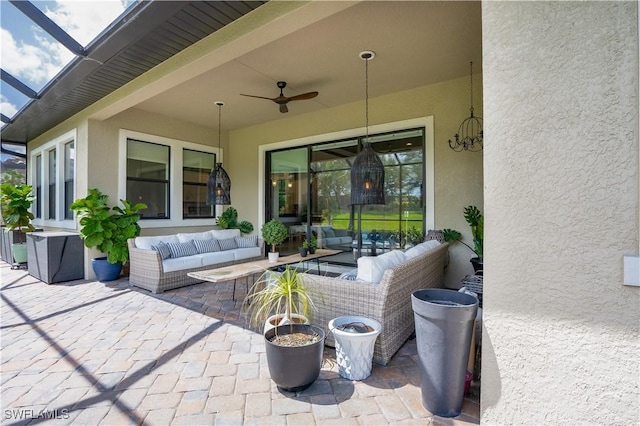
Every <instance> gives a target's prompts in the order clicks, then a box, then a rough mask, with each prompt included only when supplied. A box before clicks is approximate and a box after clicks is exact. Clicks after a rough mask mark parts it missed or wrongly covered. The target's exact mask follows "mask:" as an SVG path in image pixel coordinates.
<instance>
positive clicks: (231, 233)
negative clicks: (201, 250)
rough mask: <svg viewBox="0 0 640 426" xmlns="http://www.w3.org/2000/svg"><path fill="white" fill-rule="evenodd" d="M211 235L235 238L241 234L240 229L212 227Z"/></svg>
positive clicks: (224, 238)
mask: <svg viewBox="0 0 640 426" xmlns="http://www.w3.org/2000/svg"><path fill="white" fill-rule="evenodd" d="M209 232H211V235H212V236H213V238H217V239H218V240H226V239H228V238H235V237H239V236H240V230H239V229H212V230H211V231H209Z"/></svg>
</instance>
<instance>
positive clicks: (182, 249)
mask: <svg viewBox="0 0 640 426" xmlns="http://www.w3.org/2000/svg"><path fill="white" fill-rule="evenodd" d="M167 247H169V251H170V252H171V257H173V258H176V257H185V256H193V255H194V254H198V250H196V246H195V245H194V244H193V240H191V241H187V242H184V243H169V244H167Z"/></svg>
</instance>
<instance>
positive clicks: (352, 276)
mask: <svg viewBox="0 0 640 426" xmlns="http://www.w3.org/2000/svg"><path fill="white" fill-rule="evenodd" d="M357 278H358V270H357V269H352V270H351V271H347V272H343V273H342V274H340V275H339V276H338V279H340V280H349V281H355V280H356V279H357Z"/></svg>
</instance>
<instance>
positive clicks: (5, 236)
mask: <svg viewBox="0 0 640 426" xmlns="http://www.w3.org/2000/svg"><path fill="white" fill-rule="evenodd" d="M0 229H1V230H2V235H0V257H1V258H2V260H4V261H5V262H7V263H9V264H13V252H12V251H11V245H12V244H14V243H24V242H26V241H27V240H26V237H25V235H28V234H30V233H27V234H25V233H23V232H20V231H18V230H14V231H9V232H7V231H6V228H5V227H4V226H2V228H0ZM35 232H42V228H37V229H36V230H35Z"/></svg>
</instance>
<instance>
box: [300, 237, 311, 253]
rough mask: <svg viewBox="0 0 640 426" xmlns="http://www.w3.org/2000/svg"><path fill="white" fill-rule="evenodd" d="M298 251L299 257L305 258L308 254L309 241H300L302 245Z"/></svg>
mask: <svg viewBox="0 0 640 426" xmlns="http://www.w3.org/2000/svg"><path fill="white" fill-rule="evenodd" d="M298 251H299V252H300V257H307V254H308V253H309V240H307V239H306V238H305V239H304V240H303V241H302V245H301V246H300V247H298Z"/></svg>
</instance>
